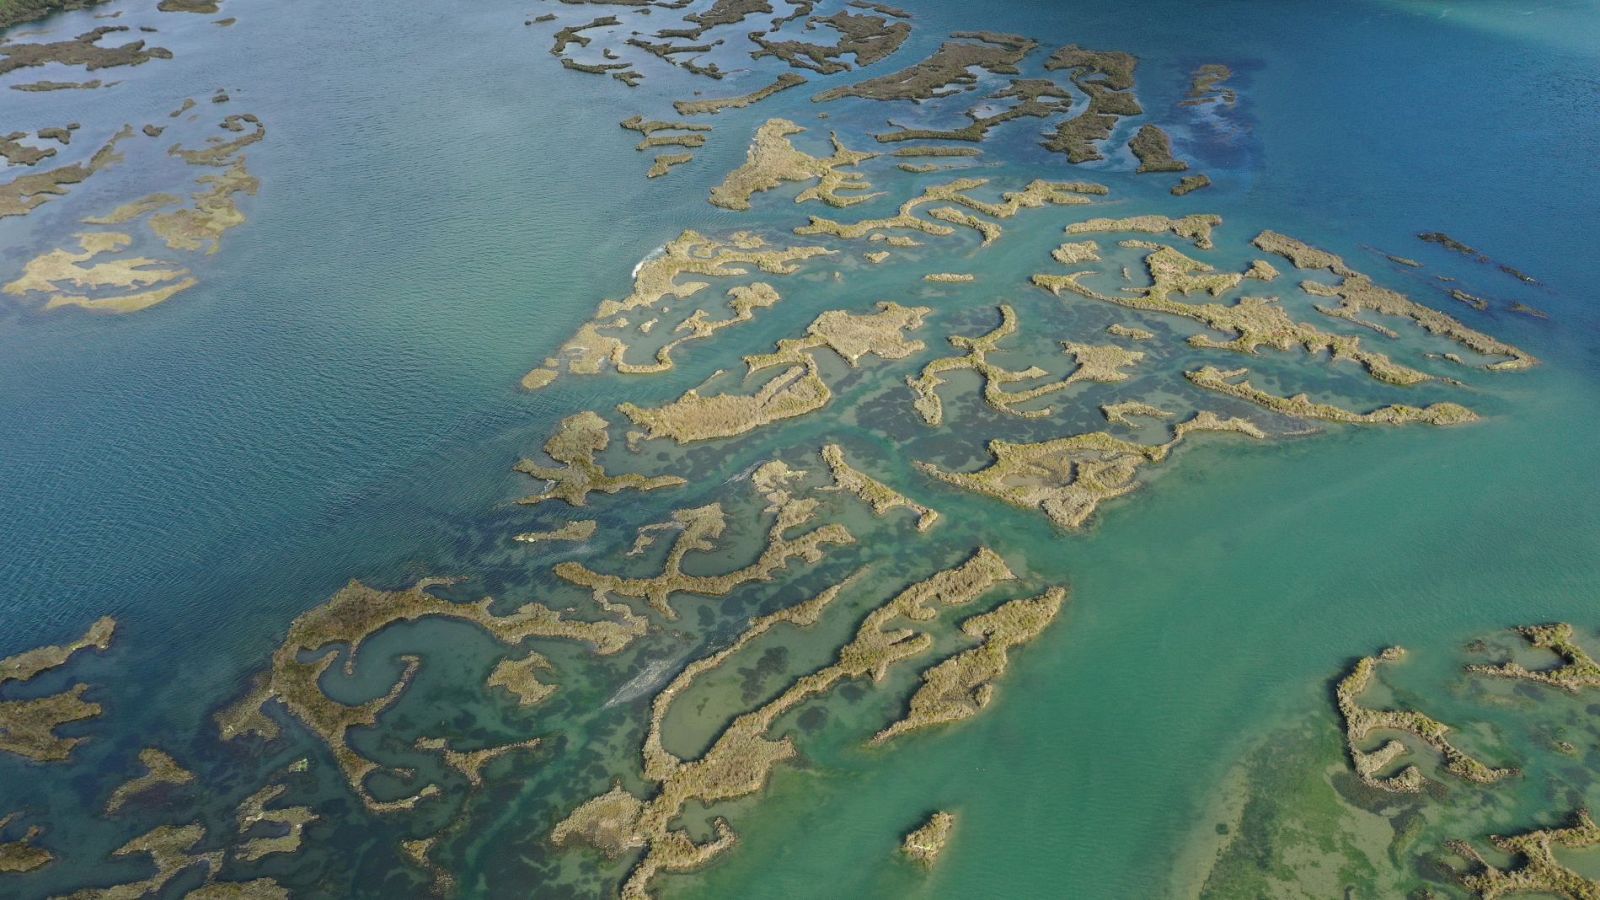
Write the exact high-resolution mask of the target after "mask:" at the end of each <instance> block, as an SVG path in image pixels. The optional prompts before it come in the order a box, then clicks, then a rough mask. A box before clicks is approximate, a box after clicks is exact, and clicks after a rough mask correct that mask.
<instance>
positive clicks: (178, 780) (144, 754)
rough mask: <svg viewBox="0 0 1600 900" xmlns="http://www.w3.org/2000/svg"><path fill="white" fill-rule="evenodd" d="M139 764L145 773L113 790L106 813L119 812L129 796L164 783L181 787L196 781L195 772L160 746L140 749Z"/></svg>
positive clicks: (135, 795) (107, 802) (107, 803)
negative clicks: (180, 763) (186, 767)
mask: <svg viewBox="0 0 1600 900" xmlns="http://www.w3.org/2000/svg"><path fill="white" fill-rule="evenodd" d="M139 765H141V766H144V769H145V771H144V774H143V775H139V776H136V777H134V778H130V779H128V780H127V781H125V782H123V783H122V784H120V785H118V786H117V789H116V790H114V791H112V792H111V797H110V798H109V799H107V800H106V809H105V813H106V815H108V816H110V815H115V814H117V813H118V812H120V811H121V809H122V807H123V805H124V804H126V803H127V802H128V800H129V798H132V797H137V796H138V795H140V794H143V793H144V792H146V791H149V790H154V789H155V788H158V787H161V786H162V785H170V786H172V787H181V786H183V785H186V784H193V783H194V773H193V772H191V771H189V770H188V769H185V768H184V767H183V766H181V765H179V764H178V761H177V760H175V759H173V758H172V756H171V755H170V754H168V753H167V752H166V751H165V750H162V749H160V748H158V747H146V748H145V749H143V750H140V751H139Z"/></svg>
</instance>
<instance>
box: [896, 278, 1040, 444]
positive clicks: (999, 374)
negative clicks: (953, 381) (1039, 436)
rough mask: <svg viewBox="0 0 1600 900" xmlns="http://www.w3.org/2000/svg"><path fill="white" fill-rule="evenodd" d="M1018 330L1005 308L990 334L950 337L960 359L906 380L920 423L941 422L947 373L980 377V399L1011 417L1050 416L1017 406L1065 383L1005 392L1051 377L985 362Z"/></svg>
mask: <svg viewBox="0 0 1600 900" xmlns="http://www.w3.org/2000/svg"><path fill="white" fill-rule="evenodd" d="M1016 331H1017V314H1016V312H1015V311H1014V310H1012V308H1011V307H1010V306H1008V305H1005V304H1001V306H1000V324H999V325H997V326H995V328H994V330H993V331H990V332H989V333H988V334H984V335H981V336H979V337H964V336H962V335H951V336H950V344H951V346H953V347H955V348H956V349H957V350H961V351H965V352H964V353H962V354H961V355H959V356H946V357H943V358H940V359H936V360H934V361H932V362H930V363H928V364H927V365H926V366H924V367H923V369H922V373H921V374H920V375H918V376H917V377H915V378H909V377H908V378H907V379H906V384H907V385H909V386H910V388H911V391H912V393H914V394H915V395H916V400H915V401H914V406H915V408H916V410H917V413H918V414H919V415H921V416H922V420H923V421H924V422H927V423H928V424H929V425H939V424H941V423H942V422H943V421H944V404H943V402H942V401H940V399H939V387H940V385H942V384H944V378H942V377H941V375H943V374H944V373H946V372H954V371H961V370H968V369H970V370H971V371H973V372H976V373H978V375H979V376H981V377H982V378H983V399H984V402H985V403H987V404H989V406H991V407H992V408H994V409H996V410H999V411H1000V412H1003V413H1008V414H1010V415H1013V416H1020V417H1022V418H1025V419H1036V418H1041V417H1043V416H1048V415H1050V409H1049V408H1048V407H1047V408H1044V409H1035V410H1020V409H1017V408H1016V407H1017V405H1018V404H1021V403H1027V402H1029V401H1031V400H1037V399H1039V398H1040V397H1043V396H1046V395H1048V394H1053V393H1055V392H1056V391H1059V390H1062V389H1064V388H1066V386H1067V384H1068V381H1067V380H1066V379H1063V380H1061V381H1054V382H1051V383H1049V384H1043V385H1039V386H1037V387H1032V388H1027V389H1025V390H1021V391H1008V390H1007V389H1006V385H1009V384H1015V383H1016V382H1019V381H1031V380H1033V379H1036V378H1043V377H1045V376H1046V375H1048V374H1050V373H1049V372H1046V371H1045V370H1044V369H1041V368H1039V367H1038V366H1029V367H1028V368H1026V369H1023V370H1021V371H1012V370H1010V369H1007V368H1005V367H1003V366H1000V365H998V364H996V363H992V362H990V361H989V359H988V354H989V353H991V352H999V344H1000V342H1001V341H1002V340H1005V339H1006V338H1008V337H1010V336H1011V335H1013V334H1015V333H1016Z"/></svg>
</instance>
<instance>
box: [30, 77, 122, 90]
mask: <svg viewBox="0 0 1600 900" xmlns="http://www.w3.org/2000/svg"><path fill="white" fill-rule="evenodd" d="M112 83H113V84H116V83H117V82H112ZM104 86H106V85H105V82H103V81H101V80H100V79H98V78H95V79H92V80H90V81H31V82H28V83H27V84H13V85H11V89H12V90H13V91H32V92H42V91H87V90H92V89H94V88H97V87H104Z"/></svg>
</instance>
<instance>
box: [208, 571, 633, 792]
mask: <svg viewBox="0 0 1600 900" xmlns="http://www.w3.org/2000/svg"><path fill="white" fill-rule="evenodd" d="M437 583H438V582H436V581H426V580H425V581H421V582H419V583H417V584H416V585H415V586H414V587H411V588H407V589H405V590H399V591H380V590H375V589H373V588H370V587H367V586H366V585H364V584H361V583H360V582H357V581H352V582H350V583H349V584H348V585H346V586H345V587H344V588H343V589H342V590H340V591H339V592H338V593H336V594H334V595H333V596H332V597H331V598H329V600H328V601H327V602H326V603H324V604H322V605H321V606H318V607H315V608H314V609H311V610H309V611H307V612H305V613H302V614H301V615H300V616H299V617H297V618H296V619H295V620H294V621H293V622H292V623H290V625H289V633H288V635H287V636H286V637H285V639H284V641H283V644H282V645H280V646H279V647H278V649H277V650H276V651H274V652H273V655H272V663H271V665H270V667H269V668H268V670H267V672H266V673H265V674H264V676H262V677H260V678H258V679H257V680H256V682H255V683H254V684H252V686H251V687H250V690H249V691H248V693H247V694H246V695H245V697H243V698H242V699H241V700H239V701H238V702H236V703H233V704H230V705H229V706H227V707H225V708H224V709H222V710H221V711H220V712H218V713H217V716H216V721H217V726H218V729H219V731H220V733H221V736H222V738H223V739H224V740H233V739H236V738H238V737H240V736H242V735H245V734H257V735H260V736H261V737H263V738H266V739H269V740H270V739H272V738H275V737H277V735H278V733H279V726H278V724H277V722H275V721H273V720H272V719H271V718H269V717H267V716H266V715H265V713H264V712H263V709H262V707H263V706H264V705H265V704H267V703H268V702H270V701H272V700H277V701H279V702H281V703H282V704H283V705H284V707H285V708H287V709H288V711H289V712H290V713H291V714H292V715H293V716H294V717H295V718H296V719H298V720H299V721H300V722H301V723H302V724H304V725H305V727H306V728H307V729H309V730H310V731H311V732H312V733H313V734H315V735H317V737H319V738H320V739H321V740H322V741H323V742H324V743H326V744H327V745H328V748H329V749H330V750H331V751H332V752H333V757H334V760H335V761H336V762H337V763H338V765H339V768H340V771H341V772H342V773H343V774H344V776H345V779H346V781H347V782H348V783H349V785H350V787H351V789H352V790H354V791H355V793H356V795H357V796H358V797H360V798H361V801H362V802H363V803H364V804H366V806H367V808H368V809H371V810H374V811H378V812H388V811H392V810H395V809H409V808H411V807H412V806H414V805H415V804H416V802H417V801H419V800H420V799H422V798H424V797H426V796H431V795H433V794H436V793H437V792H438V788H437V786H435V785H429V786H428V787H427V788H424V789H423V791H422V792H421V793H419V794H417V795H415V796H413V797H410V798H405V799H403V800H398V801H378V800H377V799H375V798H374V797H373V796H372V795H371V794H370V793H368V791H367V788H366V779H367V776H369V775H371V774H372V773H373V772H374V771H377V770H378V769H379V768H381V766H380V764H379V763H377V762H374V761H372V760H370V759H368V758H367V757H365V756H363V755H361V754H360V753H358V752H357V751H356V750H355V748H354V747H353V746H352V745H351V744H350V740H349V732H350V730H351V729H353V728H370V727H372V726H374V725H375V724H377V721H378V716H379V715H380V714H381V713H383V711H384V710H386V709H388V708H389V707H390V706H392V705H393V704H394V703H395V701H397V700H399V699H400V695H401V694H402V693H403V692H404V691H405V689H406V687H407V686H409V685H410V683H411V679H412V678H413V676H414V675H415V674H416V670H417V668H418V666H420V665H421V660H420V659H418V658H417V657H415V656H405V657H402V660H403V662H404V664H405V668H404V671H403V672H402V674H401V676H400V678H399V680H398V681H396V682H395V683H394V685H393V686H392V687H391V688H390V689H389V691H388V692H387V693H385V694H383V695H382V696H379V697H377V698H375V699H372V700H369V701H367V702H365V703H359V704H355V705H349V704H345V703H340V702H338V701H336V700H334V699H332V698H330V697H328V696H327V695H326V694H324V693H323V692H322V688H321V681H322V678H323V676H324V675H325V674H326V673H327V672H328V670H329V669H330V668H332V666H333V664H334V662H335V661H336V660H337V659H338V658H339V657H340V656H341V655H342V656H343V657H344V660H345V661H344V666H343V671H344V673H345V674H346V675H353V674H354V672H355V664H356V659H357V655H358V654H359V651H360V649H361V644H362V643H363V642H364V641H366V640H367V639H368V638H370V637H371V636H373V635H374V634H377V633H378V632H380V631H382V630H384V629H385V628H388V627H389V626H390V625H393V624H396V623H399V622H411V621H416V620H418V619H423V618H445V619H459V620H461V621H465V622H470V623H472V624H474V625H477V626H478V627H480V628H482V629H483V630H484V631H486V632H488V633H489V634H490V635H491V636H492V637H494V638H495V639H496V640H498V641H500V642H501V643H505V644H512V645H515V644H521V643H523V642H524V641H526V640H528V639H529V638H533V637H542V638H562V639H567V640H575V641H583V642H587V643H589V644H591V645H593V647H594V649H595V652H596V653H602V654H607V653H615V652H617V651H618V650H621V649H622V648H624V647H626V646H627V645H628V644H629V643H631V642H632V641H633V639H634V638H636V637H638V636H639V634H640V633H642V629H640V628H639V627H637V626H636V625H635V624H633V623H627V624H624V623H622V622H618V621H611V620H598V621H588V622H585V621H576V620H572V619H568V618H565V617H563V616H562V615H561V614H559V613H557V612H555V611H553V610H551V609H549V608H548V607H546V606H544V605H542V604H539V603H528V604H525V605H523V606H521V607H518V608H517V609H516V610H515V611H513V612H511V613H509V614H506V615H495V614H494V613H492V612H490V611H489V607H490V604H491V603H493V600H492V598H488V597H486V598H484V599H482V600H480V601H478V602H476V603H455V602H452V601H449V600H444V599H441V598H439V597H436V596H434V595H433V594H431V593H429V592H428V588H430V587H432V586H433V585H435V584H437ZM338 645H344V646H343V649H341V648H340V646H338ZM308 654H318V655H316V656H314V657H312V658H310V659H306V658H305V657H306V656H307V655H308Z"/></svg>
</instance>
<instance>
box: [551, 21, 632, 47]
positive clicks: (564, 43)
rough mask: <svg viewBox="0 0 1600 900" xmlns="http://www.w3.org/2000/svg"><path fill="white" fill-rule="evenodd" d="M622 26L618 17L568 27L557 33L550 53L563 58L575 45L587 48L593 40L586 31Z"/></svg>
mask: <svg viewBox="0 0 1600 900" xmlns="http://www.w3.org/2000/svg"><path fill="white" fill-rule="evenodd" d="M621 24H622V21H621V20H620V19H618V18H617V17H616V16H597V17H596V18H594V19H593V20H591V21H588V22H584V23H583V24H581V25H568V26H567V27H565V28H563V29H561V30H559V31H557V32H556V33H555V36H554V37H555V40H554V42H553V43H552V44H551V45H550V53H551V54H552V55H554V56H563V55H564V54H565V53H566V52H567V48H568V47H570V46H572V45H573V44H577V45H578V46H579V47H587V46H589V43H590V40H591V39H590V38H589V36H588V35H586V34H584V32H585V31H588V30H589V29H591V28H610V27H611V26H613V25H621Z"/></svg>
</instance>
